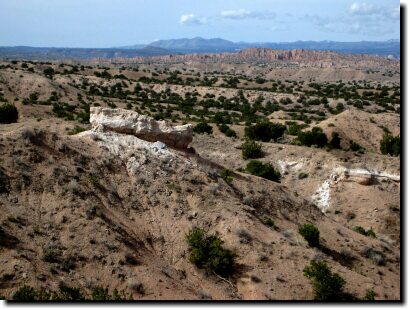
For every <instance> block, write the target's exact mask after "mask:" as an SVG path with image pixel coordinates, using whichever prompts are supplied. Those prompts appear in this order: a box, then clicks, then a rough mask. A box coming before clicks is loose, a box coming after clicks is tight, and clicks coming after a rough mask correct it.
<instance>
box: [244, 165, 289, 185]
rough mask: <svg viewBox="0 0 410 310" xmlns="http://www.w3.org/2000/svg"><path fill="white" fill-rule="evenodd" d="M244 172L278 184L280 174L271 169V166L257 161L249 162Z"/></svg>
mask: <svg viewBox="0 0 410 310" xmlns="http://www.w3.org/2000/svg"><path fill="white" fill-rule="evenodd" d="M245 170H246V171H247V172H248V173H250V174H253V175H256V176H258V177H261V178H264V179H268V180H271V181H275V182H280V178H281V175H280V173H279V172H278V171H277V170H275V168H273V166H272V165H271V164H265V163H263V162H261V161H259V160H251V161H250V162H249V163H248V164H247V165H246V168H245Z"/></svg>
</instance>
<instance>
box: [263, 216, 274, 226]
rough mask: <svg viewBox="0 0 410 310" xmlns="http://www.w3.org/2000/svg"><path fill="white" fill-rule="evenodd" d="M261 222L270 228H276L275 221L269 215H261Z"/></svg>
mask: <svg viewBox="0 0 410 310" xmlns="http://www.w3.org/2000/svg"><path fill="white" fill-rule="evenodd" d="M263 223H264V224H265V225H266V226H269V227H271V228H273V229H276V226H275V222H274V221H273V220H272V218H270V217H268V216H265V217H263Z"/></svg>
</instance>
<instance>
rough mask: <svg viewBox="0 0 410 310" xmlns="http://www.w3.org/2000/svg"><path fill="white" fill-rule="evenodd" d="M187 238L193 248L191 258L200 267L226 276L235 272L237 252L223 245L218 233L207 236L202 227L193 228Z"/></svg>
mask: <svg viewBox="0 0 410 310" xmlns="http://www.w3.org/2000/svg"><path fill="white" fill-rule="evenodd" d="M186 240H187V242H188V245H189V246H190V248H191V255H190V257H189V260H190V262H191V263H193V264H195V265H196V266H197V267H198V268H205V269H207V270H210V271H213V272H215V273H217V274H219V275H222V276H225V275H229V274H231V273H232V272H233V267H234V258H235V253H234V252H232V251H231V250H227V249H224V248H223V247H222V244H223V241H222V240H221V239H220V238H219V237H218V236H216V235H210V236H207V234H206V233H205V231H204V230H203V229H200V228H193V229H192V230H191V231H190V232H189V233H188V234H187V235H186Z"/></svg>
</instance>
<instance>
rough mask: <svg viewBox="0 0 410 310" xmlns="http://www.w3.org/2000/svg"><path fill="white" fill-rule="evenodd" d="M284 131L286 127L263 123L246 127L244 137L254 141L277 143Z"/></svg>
mask: <svg viewBox="0 0 410 310" xmlns="http://www.w3.org/2000/svg"><path fill="white" fill-rule="evenodd" d="M285 131H286V126H284V125H282V124H278V123H271V122H267V121H265V122H260V123H257V124H256V125H253V126H248V127H246V128H245V136H246V137H247V138H249V139H251V140H255V141H263V142H269V141H271V140H274V141H278V140H279V139H280V138H281V137H282V136H283V134H284V133H285Z"/></svg>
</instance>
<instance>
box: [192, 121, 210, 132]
mask: <svg viewBox="0 0 410 310" xmlns="http://www.w3.org/2000/svg"><path fill="white" fill-rule="evenodd" d="M194 132H195V133H198V134H208V135H211V134H212V132H213V129H212V126H210V125H209V124H208V123H205V122H201V123H198V124H197V125H196V126H195V127H194Z"/></svg>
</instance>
